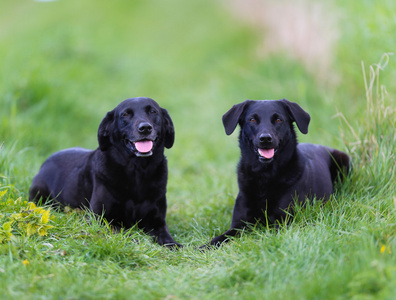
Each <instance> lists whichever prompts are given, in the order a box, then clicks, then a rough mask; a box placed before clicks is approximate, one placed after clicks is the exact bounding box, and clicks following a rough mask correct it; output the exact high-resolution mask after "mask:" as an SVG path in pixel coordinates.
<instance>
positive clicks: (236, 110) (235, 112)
mask: <svg viewBox="0 0 396 300" xmlns="http://www.w3.org/2000/svg"><path fill="white" fill-rule="evenodd" d="M251 101H252V100H246V101H244V102H242V103H239V104H235V105H234V106H233V107H231V109H230V110H229V111H227V112H226V113H225V114H224V115H223V125H224V129H225V132H226V134H227V135H230V134H231V133H233V132H234V130H235V128H236V126H237V124H238V122H239V119H240V117H241V115H242V113H243V111H244V109H245V107H246V105H247V104H249V103H250V102H251Z"/></svg>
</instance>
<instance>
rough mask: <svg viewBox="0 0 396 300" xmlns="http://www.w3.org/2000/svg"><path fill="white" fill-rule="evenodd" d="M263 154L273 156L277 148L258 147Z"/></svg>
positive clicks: (268, 156)
mask: <svg viewBox="0 0 396 300" xmlns="http://www.w3.org/2000/svg"><path fill="white" fill-rule="evenodd" d="M258 151H259V153H260V155H261V156H263V157H265V158H268V159H269V158H272V157H273V156H274V152H275V149H258Z"/></svg>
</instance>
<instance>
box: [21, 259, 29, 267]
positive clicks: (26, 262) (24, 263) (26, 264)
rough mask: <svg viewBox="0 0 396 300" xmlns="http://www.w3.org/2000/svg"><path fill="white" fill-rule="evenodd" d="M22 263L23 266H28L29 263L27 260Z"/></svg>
mask: <svg viewBox="0 0 396 300" xmlns="http://www.w3.org/2000/svg"><path fill="white" fill-rule="evenodd" d="M22 263H23V265H24V266H28V265H30V262H29V261H28V260H27V259H25V260H24V261H23V262H22Z"/></svg>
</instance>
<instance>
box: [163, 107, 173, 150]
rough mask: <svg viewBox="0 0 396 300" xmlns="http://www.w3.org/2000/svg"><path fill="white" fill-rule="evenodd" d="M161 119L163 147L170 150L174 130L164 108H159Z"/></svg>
mask: <svg viewBox="0 0 396 300" xmlns="http://www.w3.org/2000/svg"><path fill="white" fill-rule="evenodd" d="M161 110H162V117H163V126H164V132H165V136H164V140H165V147H166V148H168V149H169V148H172V146H173V143H174V142H175V128H174V127H173V122H172V119H171V117H170V116H169V114H168V111H167V110H166V109H165V108H161Z"/></svg>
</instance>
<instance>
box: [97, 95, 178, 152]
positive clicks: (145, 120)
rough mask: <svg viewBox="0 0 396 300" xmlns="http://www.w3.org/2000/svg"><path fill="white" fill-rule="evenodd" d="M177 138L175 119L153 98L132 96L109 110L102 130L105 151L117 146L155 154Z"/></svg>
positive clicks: (99, 133) (100, 132) (101, 135)
mask: <svg viewBox="0 0 396 300" xmlns="http://www.w3.org/2000/svg"><path fill="white" fill-rule="evenodd" d="M174 140H175V131H174V127H173V122H172V119H171V118H170V116H169V114H168V112H167V111H166V109H164V108H161V107H160V106H159V105H158V103H157V102H155V101H154V100H153V99H150V98H143V97H139V98H131V99H127V100H125V101H123V102H121V103H120V104H119V105H118V106H117V107H116V108H115V109H113V110H112V111H109V112H108V113H107V114H106V116H105V117H104V119H103V120H102V122H101V123H100V126H99V130H98V141H99V148H100V149H101V150H102V151H105V150H107V149H109V148H110V147H116V148H117V149H118V150H119V151H121V152H123V153H126V154H127V155H134V156H138V157H147V156H151V155H152V154H153V153H154V152H155V151H156V150H158V151H163V147H164V146H165V147H166V148H171V147H172V146H173V142H174Z"/></svg>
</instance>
